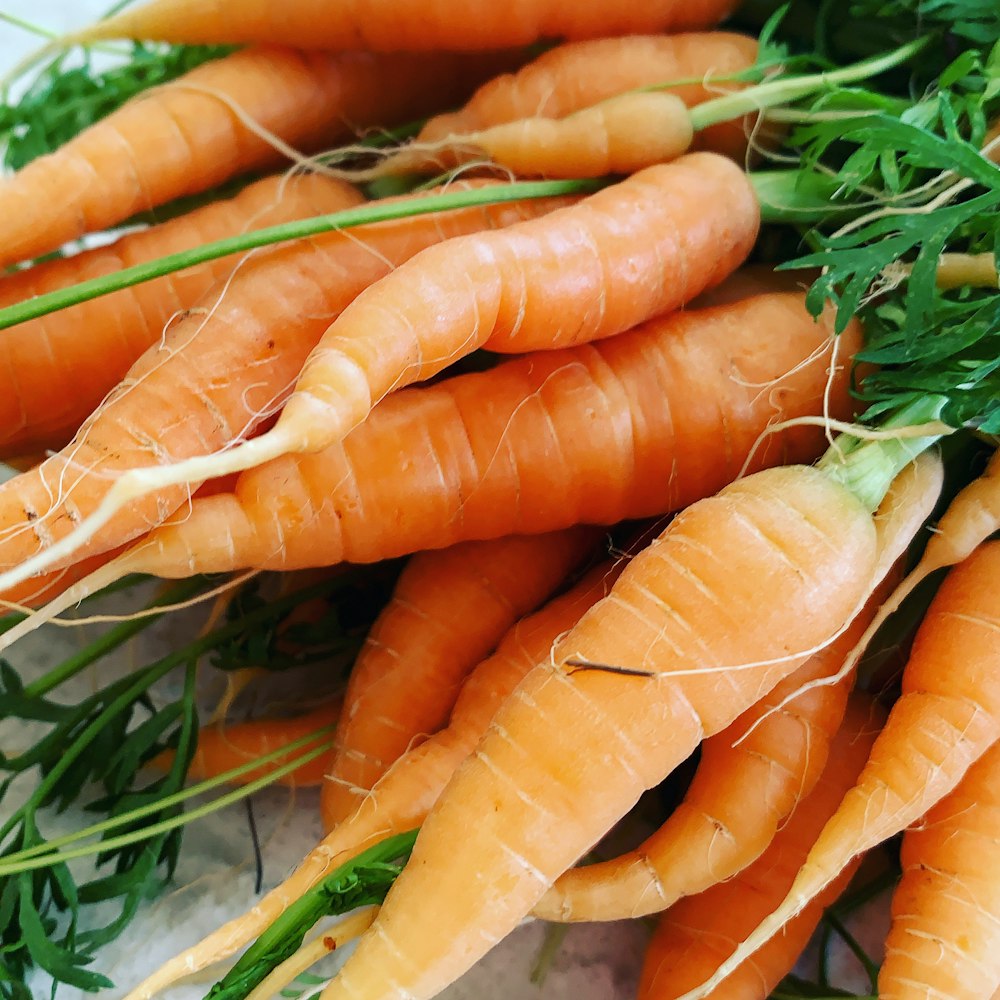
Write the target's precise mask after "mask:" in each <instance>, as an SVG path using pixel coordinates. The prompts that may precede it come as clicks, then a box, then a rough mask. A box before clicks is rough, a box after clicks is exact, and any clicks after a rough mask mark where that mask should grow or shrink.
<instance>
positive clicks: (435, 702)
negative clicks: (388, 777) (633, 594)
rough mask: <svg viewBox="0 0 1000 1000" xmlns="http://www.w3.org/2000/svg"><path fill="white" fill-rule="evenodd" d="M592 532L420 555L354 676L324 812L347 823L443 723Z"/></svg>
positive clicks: (592, 538)
mask: <svg viewBox="0 0 1000 1000" xmlns="http://www.w3.org/2000/svg"><path fill="white" fill-rule="evenodd" d="M596 541H597V532H595V531H592V530H586V529H579V528H577V529H569V530H567V531H559V532H555V533H550V534H547V535H537V536H534V537H531V538H527V537H522V536H508V537H505V538H499V539H496V540H493V541H487V542H465V543H462V544H459V545H455V546H452V547H451V548H448V549H442V550H436V551H432V552H422V553H418V554H417V555H416V556H414V557H413V559H412V560H411V561H410V563H409V565H408V566H407V567H406V569H404V570H403V573H402V575H401V576H400V578H399V582H398V583H397V584H396V588H395V590H394V591H393V595H392V599H391V600H390V602H389V604H388V605H387V606H386V608H385V610H383V612H382V613H381V615H379V618H378V620H377V621H376V622H375V624H374V625H373V626H372V628H371V631H370V632H369V633H368V637H367V638H366V639H365V644H364V646H363V647H362V650H361V652H360V653H359V654H358V658H357V661H356V662H355V664H354V668H353V670H352V671H351V679H350V682H349V683H348V687H347V694H346V696H345V702H344V704H345V709H344V716H343V719H342V721H341V724H340V725H339V726H338V727H337V735H336V744H335V749H334V753H333V759H332V761H329V762H328V773H329V777H328V780H327V781H325V782H324V785H323V797H322V801H321V809H322V813H323V822H324V823H325V825H326V826H327V828H329V827H331V826H333V824H334V823H336V822H338V821H339V820H342V819H344V818H345V817H347V816H349V815H350V814H351V813H352V812H353V811H354V810H355V809H356V808H357V806H358V805H359V803H360V802H361V800H362V799H364V798H365V796H366V795H368V793H369V792H370V790H371V788H372V786H373V785H374V784H375V782H376V781H378V779H379V778H380V777H381V776H382V775H383V774H384V773H385V772H386V771H387V770H388V768H389V766H390V765H391V764H392V762H393V761H394V760H396V759H397V758H398V757H400V756H401V755H402V754H403V753H405V752H406V750H407V749H409V747H410V746H412V745H413V744H414V743H415V742H416V741H417V740H419V739H421V738H426V737H427V736H430V735H431V734H432V733H435V732H437V730H438V729H440V728H441V726H443V725H444V723H445V722H446V721H447V718H448V714H449V712H450V711H451V708H452V706H453V705H454V703H455V699H456V698H457V697H458V692H459V689H460V688H461V684H462V681H463V679H464V678H465V675H466V674H467V673H468V672H469V671H470V670H471V669H472V668H473V667H474V666H475V665H476V664H477V663H479V661H480V660H482V659H483V658H484V657H485V656H486V655H487V654H488V653H490V652H491V651H492V650H493V648H494V647H495V646H496V644H497V643H498V642H499V641H500V639H501V638H502V637H503V635H504V633H505V632H506V631H507V630H508V629H509V628H510V627H511V625H513V624H514V623H515V622H516V621H517V620H518V619H519V618H521V617H522V616H523V615H525V614H527V613H528V612H529V611H531V610H532V609H533V608H535V607H536V606H537V605H538V604H540V603H541V602H542V601H543V600H544V599H545V598H546V597H547V596H548V595H549V594H550V593H551V592H552V591H553V590H555V588H556V587H557V586H558V585H559V584H560V583H562V582H563V580H565V578H566V576H567V575H568V574H569V573H570V571H571V570H572V569H573V567H574V566H575V565H576V564H577V563H578V562H580V561H582V559H583V558H584V556H585V555H586V554H587V553H588V551H590V550H592V549H593V548H594V546H595V544H596Z"/></svg>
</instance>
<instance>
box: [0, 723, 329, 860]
mask: <svg viewBox="0 0 1000 1000" xmlns="http://www.w3.org/2000/svg"><path fill="white" fill-rule="evenodd" d="M336 728H337V727H336V726H333V725H330V726H323V727H322V728H320V729H317V730H316V731H315V732H312V733H308V734H307V735H306V736H301V737H299V739H297V740H294V741H293V742H291V743H286V744H285V745H284V746H281V747H278V749H277V750H272V751H271V752H270V753H267V754H263V755H262V756H260V757H256V758H254V759H253V760H251V761H247V763H245V764H240V765H239V766H238V767H233V768H230V769H229V770H228V771H223V772H222V773H221V774H218V775H216V776H215V777H214V778H206V779H205V780H204V781H200V782H198V784H196V785H191V786H189V787H188V788H182V789H181V790H180V791H178V792H174V793H173V794H172V795H166V796H164V797H163V798H160V799H157V800H156V801H155V802H149V803H147V804H146V805H144V806H139V807H137V808H135V809H131V810H129V811H128V812H127V813H123V814H121V815H120V816H112V817H110V818H109V819H106V820H103V821H102V822H100V823H94V824H93V825H92V826H88V827H85V828H84V829H83V830H75V831H73V833H67V834H64V835H63V836H62V837H56V838H55V839H53V840H48V841H46V842H45V843H44V844H36V845H35V846H34V847H28V848H25V849H24V850H23V851H18V852H16V853H15V854H8V855H5V856H4V858H3V861H2V863H0V874H2V873H3V868H4V866H6V865H8V864H12V863H13V862H15V861H24V860H27V859H28V858H35V857H38V856H39V855H40V854H45V853H47V852H50V851H57V850H58V849H59V848H60V847H65V846H66V845H67V844H73V843H76V841H78V840H86V839H88V838H90V837H96V836H97V835H98V834H101V833H105V832H106V831H107V830H113V829H115V828H116V827H119V826H126V825H128V824H129V823H134V822H135V821H136V820H137V819H142V818H143V817H145V816H149V815H151V814H153V813H158V812H162V811H163V810H164V809H170V808H171V807H172V806H176V805H181V804H182V803H184V802H186V801H187V800H188V799H193V798H196V797H197V796H199V795H204V794H205V793H206V792H210V791H211V790H212V789H213V788H217V787H218V786H219V785H224V784H227V783H228V782H231V781H234V780H235V779H237V778H241V777H242V776H243V775H244V774H247V773H249V772H250V771H256V770H258V769H259V768H261V767H264V766H266V765H267V764H270V763H271V762H272V761H276V760H279V759H280V758H281V757H285V756H287V755H288V754H290V753H295V751H297V750H300V749H302V748H303V747H305V746H308V745H309V744H310V743H314V742H315V741H316V740H318V739H321V738H322V737H324V736H327V735H329V734H331V733H333V731H334V730H335V729H336ZM332 746H333V742H332V741H331V740H326V741H324V742H323V743H321V744H320V745H318V746H316V747H314V748H313V749H312V750H310V751H308V752H307V753H306V754H303V755H302V756H301V757H295V758H294V759H293V760H290V761H288V762H287V764H282V765H281V766H280V767H278V768H275V770H274V771H273V772H271V774H270V775H268V776H267V778H266V779H263V780H265V781H267V782H274V781H276V780H277V779H278V778H281V777H284V775H285V774H288V773H290V772H291V771H293V770H295V769H296V768H297V767H299V766H300V765H302V764H306V763H308V762H309V761H310V760H313V759H314V757H315V756H317V754H318V753H325V752H326V751H327V750H328V749H330V748H331V747H332ZM258 780H261V779H258ZM254 784H255V785H256V784H257V780H255V781H254ZM260 787H263V786H262V785H261V786H260ZM216 802H217V803H218V802H221V799H220V800H216ZM219 808H221V806H220V807H219ZM104 846H105V845H102V849H103V847H104ZM56 860H59V859H56Z"/></svg>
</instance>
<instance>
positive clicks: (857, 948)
mask: <svg viewBox="0 0 1000 1000" xmlns="http://www.w3.org/2000/svg"><path fill="white" fill-rule="evenodd" d="M823 919H824V920H825V921H826V922H827V923H829V924H830V925H831V926H832V927H833V929H834V930H835V931H836V932H837V934H838V935H839V936H840V939H841V940H842V941H843V942H844V944H846V945H847V947H848V948H850V950H851V952H852V953H853V955H854V957H855V958H856V959H857V960H858V961H859V962H860V963H861V966H862V968H863V969H864V970H865V975H867V976H868V980H869V982H870V983H871V984H872V987H873V988H874V989H878V965H877V964H876V963H875V962H873V961H872V960H871V958H870V957H869V955H868V952H866V951H865V949H864V948H862V947H861V945H860V944H858V941H857V939H856V938H855V937H854V935H853V934H852V933H851V932H850V931H849V930H848V929H847V926H846V925H845V924H844V922H843V921H842V920H841V919H840V917H838V916H837V915H836V913H834V912H833V911H832V910H827V911H826V913H824V914H823Z"/></svg>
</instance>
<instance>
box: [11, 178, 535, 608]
mask: <svg viewBox="0 0 1000 1000" xmlns="http://www.w3.org/2000/svg"><path fill="white" fill-rule="evenodd" d="M416 197H421V196H416ZM551 208H552V202H548V203H541V202H535V201H532V202H530V203H529V202H523V203H519V204H509V205H495V206H483V207H480V208H472V209H462V210H458V211H452V212H446V213H441V214H438V215H435V216H433V217H432V216H421V217H417V218H412V219H401V220H399V221H396V222H389V223H379V224H377V225H372V226H362V227H358V228H355V229H352V230H350V231H349V232H331V233H328V234H325V235H323V236H319V237H315V238H312V239H308V240H299V241H295V242H293V243H290V244H288V245H286V246H279V247H275V248H273V249H271V250H269V251H266V252H262V253H259V254H256V255H254V256H253V257H252V258H251V259H250V260H248V261H247V262H246V263H245V264H244V265H243V266H242V267H241V268H240V269H239V271H237V272H236V274H235V275H234V276H233V278H232V279H231V280H230V281H227V282H226V283H225V284H224V285H223V286H221V287H217V288H214V289H213V290H212V291H210V292H209V293H208V294H207V295H206V296H205V297H204V299H203V300H202V302H201V304H200V306H199V308H198V309H196V310H193V311H192V315H191V316H189V317H188V318H186V319H184V320H182V321H181V322H179V323H177V324H175V325H174V326H173V327H171V328H170V330H168V331H167V334H166V336H165V337H164V339H163V340H162V341H161V342H160V343H159V344H156V345H154V346H153V347H151V348H150V349H149V350H147V351H146V352H145V353H144V354H143V355H142V357H140V358H139V360H138V361H137V362H136V363H135V364H134V365H133V366H132V368H131V369H130V370H129V373H128V376H127V378H126V380H125V383H124V384H123V386H122V391H120V392H116V393H113V394H112V396H111V397H110V398H109V399H108V400H107V401H106V402H105V403H104V404H103V405H102V406H101V407H100V409H99V410H97V411H96V412H95V413H94V414H93V415H92V416H91V417H90V418H89V419H88V420H87V422H86V423H85V424H84V426H83V427H82V428H81V430H80V433H79V434H78V435H77V436H76V438H75V439H74V441H73V442H72V443H71V444H70V445H69V446H68V447H67V448H65V449H64V450H63V451H62V452H60V453H59V454H58V455H55V456H51V457H50V458H49V459H47V460H46V461H45V462H43V463H42V465H40V466H39V467H38V468H36V469H33V470H32V471H31V472H29V473H26V474H24V475H21V476H18V477H16V478H15V479H12V480H9V481H8V482H6V483H4V484H3V485H2V486H0V563H3V564H6V565H11V564H17V563H20V562H21V561H22V560H23V559H24V558H25V557H26V556H28V555H30V553H32V552H38V551H39V550H42V549H47V548H49V547H50V546H51V543H52V542H53V541H54V540H55V539H57V538H60V537H62V536H64V535H66V534H67V533H68V532H69V531H71V530H72V529H73V528H74V525H77V524H79V522H80V520H81V518H82V517H83V516H84V515H85V513H86V512H89V511H91V510H93V509H94V508H95V507H96V506H97V504H98V503H99V502H100V501H101V499H102V498H103V497H104V496H105V494H106V493H107V490H108V487H109V483H110V482H112V481H113V479H114V476H115V474H117V473H119V472H120V471H121V470H122V469H135V468H137V467H139V468H142V467H150V466H155V465H156V464H159V463H161V462H165V461H176V460H177V459H180V458H182V457H185V456H188V455H193V454H204V453H205V452H206V451H210V452H211V451H216V450H218V449H221V448H226V447H229V446H231V445H232V444H233V442H234V441H238V440H241V439H242V438H244V437H245V436H246V435H248V434H250V433H252V432H253V431H254V430H255V429H256V428H257V427H259V426H260V425H261V424H262V422H263V421H264V420H265V419H267V417H268V416H269V415H270V414H271V413H273V412H274V410H275V409H276V408H277V407H279V406H280V405H281V402H282V401H283V399H284V398H285V396H286V395H287V393H288V392H289V391H290V389H291V386H292V384H293V383H294V381H295V378H296V376H297V375H298V373H299V371H300V370H301V368H302V364H303V362H304V361H305V358H306V357H307V356H308V353H309V351H310V350H311V349H312V348H313V347H314V346H315V344H316V342H317V340H318V339H319V338H320V336H321V335H322V332H323V330H324V329H326V327H327V326H328V325H329V323H330V321H331V320H332V319H334V317H336V316H337V315H339V314H340V312H341V311H342V310H343V309H344V308H345V306H346V305H347V304H348V303H349V302H350V301H351V300H352V299H353V298H354V297H355V296H356V295H357V294H358V293H359V292H360V291H361V290H362V289H363V288H365V287H367V286H368V285H370V284H371V283H372V282H373V281H376V280H377V279H378V278H380V277H382V276H383V275H385V274H386V273H387V272H388V271H390V270H391V269H392V268H393V267H394V266H397V265H399V264H400V263H401V262H402V261H404V260H406V259H408V258H409V257H412V256H413V255H414V254H415V253H417V252H418V251H420V250H422V249H424V248H425V247H427V246H429V245H431V244H433V243H436V242H438V241H440V240H445V239H448V238H450V237H453V236H456V235H458V234H460V233H468V232H470V231H472V230H476V229H482V228H489V227H490V226H504V225H507V224H509V223H511V222H513V221H514V220H520V219H524V218H526V217H530V216H532V215H536V214H538V213H542V212H545V211H547V210H549V209H551ZM188 495H189V491H188V489H187V488H186V487H185V488H181V489H179V490H177V491H175V492H173V493H170V494H167V493H161V494H160V495H159V496H156V497H150V498H148V499H147V501H146V502H145V503H140V504H136V505H133V506H132V507H131V508H130V509H129V510H127V511H122V512H120V513H119V514H118V516H117V517H116V519H115V523H114V524H113V525H111V526H110V527H109V528H108V530H107V531H106V532H105V533H104V535H103V536H99V537H98V538H97V539H96V540H95V541H94V543H93V544H92V545H91V546H89V547H88V551H101V550H102V549H107V548H113V547H115V546H117V545H119V544H120V543H121V542H122V541H125V540H127V539H128V538H130V537H134V536H135V535H136V534H138V533H140V532H144V531H146V530H148V528H149V526H150V524H151V523H156V522H158V521H160V520H162V519H163V517H164V516H166V514H167V513H168V512H170V511H173V510H174V509H176V508H177V507H178V506H180V505H181V504H183V503H184V502H185V501H186V499H187V497H188ZM86 554H87V553H86V552H78V553H77V554H76V555H77V557H79V556H82V555H86ZM8 586H9V584H8ZM0 589H6V587H0Z"/></svg>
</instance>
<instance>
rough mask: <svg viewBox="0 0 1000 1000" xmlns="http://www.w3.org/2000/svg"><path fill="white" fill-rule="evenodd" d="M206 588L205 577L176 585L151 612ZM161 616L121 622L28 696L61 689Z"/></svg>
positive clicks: (40, 681)
mask: <svg viewBox="0 0 1000 1000" xmlns="http://www.w3.org/2000/svg"><path fill="white" fill-rule="evenodd" d="M203 586H204V582H203V581H202V580H201V578H193V579H190V580H182V581H181V582H180V583H177V584H175V585H174V586H172V587H171V588H170V589H169V590H168V591H167V592H166V593H165V594H162V595H160V596H159V597H157V598H156V599H155V600H154V601H152V602H151V603H150V604H147V605H146V609H147V610H151V609H153V608H156V607H157V606H158V605H162V604H176V603H178V602H180V601H185V600H187V599H188V598H189V597H193V596H194V595H195V594H197V593H198V591H199V590H200V589H201V588H202V587H203ZM163 614H166V612H165V611H164V612H163ZM161 617H162V614H160V615H145V616H142V617H139V618H134V619H131V620H129V621H126V622H121V623H120V624H118V625H116V626H115V627H114V628H112V629H110V630H109V631H108V632H105V633H104V635H101V636H99V637H98V638H96V639H95V640H94V641H93V642H90V643H88V644H87V645H86V646H84V647H83V649H81V650H80V651H79V652H78V653H74V654H73V655H72V656H70V657H68V658H67V659H65V660H63V661H62V663H60V664H59V666H58V667H56V668H55V669H53V670H50V671H49V672H48V673H47V674H44V675H43V676H42V677H39V678H38V679H37V680H36V681H34V682H32V683H31V684H28V685H26V686H25V688H24V693H25V694H26V695H27V696H28V697H30V698H41V697H42V696H43V695H46V694H48V693H49V691H51V690H52V689H53V688H57V687H59V685H60V684H63V683H64V682H65V681H67V680H69V678H70V677H73V676H74V675H75V674H78V673H79V672H80V671H81V670H83V669H85V668H86V667H89V666H90V665H91V664H92V663H94V662H96V661H97V660H99V659H100V658H101V657H102V656H104V655H106V654H107V653H110V652H111V651H112V650H113V649H117V648H118V647H119V646H122V645H124V644H125V643H126V642H128V641H129V639H131V638H132V637H133V636H135V635H138V634H139V633H140V632H141V631H143V629H146V628H148V627H149V626H150V625H152V624H153V622H155V621H158V620H159V619H160V618H161Z"/></svg>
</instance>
